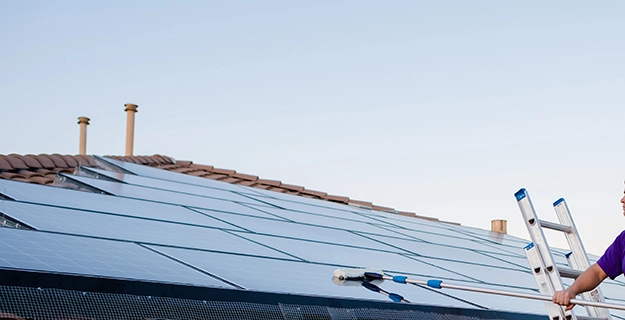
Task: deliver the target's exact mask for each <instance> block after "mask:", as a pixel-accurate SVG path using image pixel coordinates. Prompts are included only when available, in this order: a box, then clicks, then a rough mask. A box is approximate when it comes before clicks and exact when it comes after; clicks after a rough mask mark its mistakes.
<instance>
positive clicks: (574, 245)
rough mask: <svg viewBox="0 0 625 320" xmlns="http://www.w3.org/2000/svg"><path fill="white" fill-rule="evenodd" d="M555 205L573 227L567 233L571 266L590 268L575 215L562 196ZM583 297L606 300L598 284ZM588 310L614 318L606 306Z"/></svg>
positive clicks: (603, 316) (589, 307)
mask: <svg viewBox="0 0 625 320" xmlns="http://www.w3.org/2000/svg"><path fill="white" fill-rule="evenodd" d="M553 206H554V209H555V211H556V215H557V216H558V219H559V221H560V223H562V224H563V225H567V226H570V227H571V232H570V233H565V237H566V240H567V242H568V243H569V247H570V248H571V253H569V254H567V256H566V258H567V261H568V262H569V266H570V267H571V268H573V269H577V270H580V271H584V270H586V269H588V268H589V267H590V261H589V259H588V254H587V253H586V249H585V248H584V245H583V243H582V240H581V238H580V236H579V232H578V231H577V227H575V223H574V222H573V217H572V216H571V212H570V211H569V208H568V205H567V204H566V201H565V200H564V199H563V198H560V199H558V200H557V201H556V202H554V203H553ZM582 297H583V299H584V300H590V301H596V302H605V299H604V297H603V293H602V292H601V288H599V287H598V286H597V288H595V289H593V290H591V291H588V292H584V293H582ZM586 312H587V313H588V315H590V316H593V317H601V318H606V319H612V316H611V315H610V312H609V311H608V310H607V309H605V308H597V307H591V306H586Z"/></svg>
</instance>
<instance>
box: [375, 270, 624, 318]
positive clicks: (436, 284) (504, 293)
mask: <svg viewBox="0 0 625 320" xmlns="http://www.w3.org/2000/svg"><path fill="white" fill-rule="evenodd" d="M364 275H365V277H367V278H372V279H381V280H392V281H393V282H397V283H412V284H420V285H426V286H428V287H431V288H435V289H441V288H449V289H457V290H464V291H474V292H481V293H488V294H496V295H501V296H509V297H517V298H525V299H533V300H543V301H549V302H551V301H552V300H551V297H550V296H546V295H541V294H530V293H522V292H513V291H503V290H494V289H485V288H479V287H470V286H461V285H456V284H447V283H443V281H441V280H413V279H408V278H407V277H405V276H393V277H391V276H386V275H383V274H379V273H372V272H365V274H364ZM571 303H572V304H579V305H584V306H591V307H598V308H607V309H615V310H625V305H620V304H612V303H605V302H596V301H588V300H580V299H571Z"/></svg>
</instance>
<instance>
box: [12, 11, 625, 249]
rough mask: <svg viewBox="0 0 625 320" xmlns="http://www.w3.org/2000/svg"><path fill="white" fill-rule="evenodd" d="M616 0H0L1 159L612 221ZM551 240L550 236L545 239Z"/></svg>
mask: <svg viewBox="0 0 625 320" xmlns="http://www.w3.org/2000/svg"><path fill="white" fill-rule="evenodd" d="M624 17H625V2H623V1H620V0H613V1H594V2H589V1H550V2H543V1H523V2H515V3H512V2H510V1H464V0H463V1H342V2H337V1H309V2H302V1H184V2H183V1H107V2H93V1H89V2H85V1H28V2H26V1H7V0H0V44H1V47H2V48H1V50H0V106H1V108H2V116H1V119H2V124H1V126H0V136H1V137H2V143H0V154H8V153H18V154H27V153H35V154H38V153H62V154H76V153H77V152H78V125H77V124H76V121H77V117H79V116H87V117H89V118H91V125H90V126H89V129H88V147H87V152H88V153H89V154H98V155H109V154H114V155H122V154H123V153H124V142H125V119H126V115H125V113H124V111H123V109H124V107H123V105H124V103H128V102H130V103H136V104H138V105H139V113H138V114H137V120H136V141H135V154H139V155H152V154H165V155H168V156H171V157H174V158H176V159H179V160H192V161H194V162H195V163H201V164H210V165H214V166H217V167H221V168H228V169H234V170H237V171H239V172H243V173H249V174H255V175H259V176H261V177H263V178H268V179H276V180H281V181H283V182H285V183H291V184H298V185H303V186H306V187H308V188H311V189H316V190H322V191H326V192H329V193H331V194H337V195H345V196H349V197H351V198H354V199H360V200H367V201H372V202H374V203H376V204H379V205H384V206H390V207H394V208H396V209H399V210H406V211H413V212H416V213H418V214H421V215H425V216H433V217H438V218H440V219H442V220H448V221H454V222H460V223H462V224H463V225H469V226H475V227H479V228H484V229H489V228H490V220H492V219H507V220H508V221H509V226H508V227H509V231H510V233H511V234H513V235H518V236H521V237H525V238H527V237H528V234H527V231H526V229H525V226H524V224H523V221H522V220H521V215H520V212H519V210H518V207H517V205H516V201H515V199H514V196H513V194H514V192H515V191H517V190H518V189H519V188H521V187H525V188H527V189H528V190H529V192H530V194H531V195H532V197H533V199H534V202H535V206H536V207H537V209H538V211H539V214H540V216H541V218H542V217H544V218H545V219H549V220H555V216H554V215H553V213H552V212H553V211H552V209H551V203H552V202H553V201H554V200H556V199H558V198H559V197H562V196H563V197H565V198H566V199H567V201H568V203H569V207H570V208H571V210H572V211H573V214H574V218H575V219H576V222H577V225H578V228H579V229H580V230H581V233H582V237H583V240H584V242H585V244H586V246H587V249H588V251H590V252H592V253H595V254H601V253H602V252H603V250H604V248H605V246H607V245H608V244H609V243H610V242H611V241H612V240H613V238H614V237H615V236H616V235H617V234H618V233H620V232H621V231H622V230H623V229H624V227H625V218H623V217H622V210H621V208H620V204H619V203H618V200H619V199H620V196H621V195H622V192H623V180H624V179H625V174H624V170H623V165H624V164H625V150H624V148H623V140H624V138H625V133H624V131H625V130H624V129H623V124H622V123H623V118H624V115H625V111H624V108H623V107H624V105H623V101H624V100H625V99H624V98H625V90H624V86H625V62H624V60H625V59H624V57H625V36H624V32H625V19H624ZM552 243H553V244H555V245H558V244H559V245H564V243H565V242H564V241H563V238H560V237H557V238H555V240H553V241H552Z"/></svg>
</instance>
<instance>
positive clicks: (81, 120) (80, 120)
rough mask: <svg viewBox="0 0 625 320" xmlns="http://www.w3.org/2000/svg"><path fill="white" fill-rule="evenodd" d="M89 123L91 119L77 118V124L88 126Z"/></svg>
mask: <svg viewBox="0 0 625 320" xmlns="http://www.w3.org/2000/svg"><path fill="white" fill-rule="evenodd" d="M89 121H91V119H89V118H87V117H78V124H81V123H86V124H89Z"/></svg>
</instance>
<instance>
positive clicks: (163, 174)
mask: <svg viewBox="0 0 625 320" xmlns="http://www.w3.org/2000/svg"><path fill="white" fill-rule="evenodd" d="M98 158H99V159H100V160H101V161H105V162H108V163H110V164H113V165H115V166H117V167H120V168H122V169H124V170H126V171H128V172H132V173H134V174H136V175H138V176H142V177H149V178H155V179H160V180H166V181H173V182H180V183H186V184H191V185H197V186H204V187H209V188H217V189H222V190H230V191H239V192H246V193H251V194H258V193H257V192H256V191H255V188H250V187H246V186H241V185H235V184H231V183H227V182H222V181H217V180H212V179H208V178H203V177H196V176H192V175H188V174H183V173H178V172H174V171H169V170H165V169H160V168H152V167H149V166H145V165H140V164H135V163H130V162H125V161H120V160H116V159H111V158H104V157H98Z"/></svg>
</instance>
